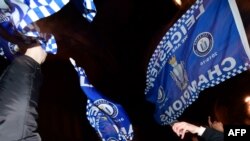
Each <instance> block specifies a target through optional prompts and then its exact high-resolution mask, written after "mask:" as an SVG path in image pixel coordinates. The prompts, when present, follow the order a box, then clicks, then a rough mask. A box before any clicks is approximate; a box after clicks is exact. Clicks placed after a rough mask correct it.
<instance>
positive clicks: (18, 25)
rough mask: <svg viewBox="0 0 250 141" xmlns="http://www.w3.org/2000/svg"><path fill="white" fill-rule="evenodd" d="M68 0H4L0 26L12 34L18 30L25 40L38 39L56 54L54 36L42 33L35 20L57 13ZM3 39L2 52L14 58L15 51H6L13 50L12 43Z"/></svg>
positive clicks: (0, 50) (47, 50)
mask: <svg viewBox="0 0 250 141" xmlns="http://www.w3.org/2000/svg"><path fill="white" fill-rule="evenodd" d="M68 2H69V0H2V1H1V2H0V26H2V27H3V28H4V29H5V30H6V31H7V32H8V33H9V34H10V35H13V34H14V33H15V32H17V33H19V34H20V35H22V38H23V39H24V40H25V39H27V38H33V39H36V40H37V41H38V42H39V43H40V44H41V46H42V47H43V48H44V49H45V50H46V52H48V53H53V54H56V53H57V45H56V41H55V38H54V36H53V35H51V34H46V33H40V29H39V28H38V27H37V25H36V24H35V22H36V21H38V20H40V19H42V18H45V17H48V16H50V15H52V14H54V13H56V12H57V11H59V10H60V9H61V8H62V7H63V6H65V5H66V4H67V3H68ZM2 40H4V39H3V38H1V40H0V41H1V43H0V45H1V46H0V52H2V54H3V53H4V54H3V56H4V57H5V58H9V59H10V60H11V59H13V58H14V57H13V56H14V55H15V53H13V52H8V51H6V50H11V49H10V48H11V46H9V45H12V43H9V42H8V41H2ZM4 51H6V52H4ZM2 54H1V55H2ZM10 56H11V57H10Z"/></svg>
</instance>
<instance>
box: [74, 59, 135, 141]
mask: <svg viewBox="0 0 250 141" xmlns="http://www.w3.org/2000/svg"><path fill="white" fill-rule="evenodd" d="M70 61H71V63H72V65H73V66H74V68H75V70H76V71H77V73H78V76H79V78H80V86H81V88H82V90H83V91H84V93H85V94H86V95H87V98H88V101H87V113H86V115H87V119H88V120H89V122H90V124H91V126H92V127H93V128H95V130H96V131H97V133H98V135H99V136H100V138H101V139H102V141H128V140H132V139H133V128H132V124H131V123H130V120H129V118H128V116H127V114H126V112H125V110H124V109H123V107H122V106H121V105H120V104H117V103H114V102H112V101H111V100H108V99H107V98H105V97H104V96H103V95H102V94H101V92H99V91H98V90H97V89H95V87H94V86H93V85H92V84H91V83H90V82H89V80H88V78H87V75H86V73H85V71H84V69H83V68H81V67H77V65H76V63H75V61H74V60H73V59H72V58H70Z"/></svg>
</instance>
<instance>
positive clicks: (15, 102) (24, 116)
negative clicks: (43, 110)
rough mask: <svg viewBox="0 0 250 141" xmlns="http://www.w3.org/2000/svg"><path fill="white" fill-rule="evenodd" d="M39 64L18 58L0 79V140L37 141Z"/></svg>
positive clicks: (26, 57)
mask: <svg viewBox="0 0 250 141" xmlns="http://www.w3.org/2000/svg"><path fill="white" fill-rule="evenodd" d="M41 79H42V74H41V69H40V65H39V64H38V63H37V62H36V61H34V60H33V59H32V58H30V57H28V56H19V57H17V58H16V59H15V60H13V62H12V63H11V64H10V65H9V66H8V67H7V68H6V69H5V70H4V72H3V74H2V75H1V77H0V140H1V141H14V140H36V141H38V140H40V136H39V134H38V133H36V128H37V122H36V119H37V116H38V113H37V109H36V108H37V106H38V105H37V104H38V94H39V88H40V86H41Z"/></svg>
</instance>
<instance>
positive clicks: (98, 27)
mask: <svg viewBox="0 0 250 141" xmlns="http://www.w3.org/2000/svg"><path fill="white" fill-rule="evenodd" d="M192 1H193V0H186V1H185V2H184V6H183V7H178V6H177V5H175V4H174V3H173V1H171V0H156V1H143V0H119V1H117V0H95V4H96V8H97V15H96V17H95V19H94V21H93V22H92V23H89V22H87V21H86V19H84V18H83V17H82V16H81V14H80V13H79V11H77V9H76V8H75V6H74V5H73V3H72V1H71V2H70V3H69V4H67V5H66V6H65V7H64V8H63V9H62V10H60V11H59V12H58V13H56V14H54V15H52V16H50V17H48V18H45V19H43V20H41V21H39V22H38V25H39V26H40V28H41V30H42V31H43V32H47V33H52V34H53V35H55V37H56V40H57V43H58V54H57V55H51V54H50V55H48V57H47V60H46V62H45V63H44V64H43V65H42V69H43V74H44V80H43V84H44V85H43V87H42V89H41V96H40V102H39V109H38V110H39V114H40V116H39V121H38V122H39V129H38V130H39V132H40V134H41V137H42V139H43V140H44V141H99V138H98V135H97V134H96V132H95V130H94V129H93V128H92V127H91V126H90V124H89V122H88V121H87V119H86V116H85V114H86V110H85V107H86V96H85V95H84V93H83V92H82V91H81V89H80V86H79V80H78V76H77V74H76V72H75V70H74V68H73V66H72V65H71V64H70V62H69V59H68V58H69V57H72V58H74V59H75V60H76V63H77V64H78V66H81V67H83V68H84V69H85V70H86V73H87V75H88V78H89V80H90V81H91V83H92V84H93V85H94V86H95V87H96V88H97V89H99V90H100V91H101V92H102V93H103V94H104V95H105V96H107V97H108V98H109V99H111V100H113V101H115V102H117V103H120V104H121V105H123V107H124V108H125V110H126V111H127V113H128V115H129V117H130V118H131V122H132V124H133V127H134V131H135V137H134V141H150V140H154V141H174V140H179V138H178V137H176V136H175V134H173V132H172V130H171V127H170V126H160V125H158V124H157V123H156V122H155V121H154V119H153V113H154V105H152V104H151V103H149V102H148V101H146V100H145V97H144V88H145V76H146V75H145V74H146V69H147V63H148V61H149V59H150V57H151V54H152V53H153V51H154V49H155V47H156V45H157V44H158V42H159V40H160V39H161V37H162V35H163V34H164V33H165V32H166V31H167V29H168V28H169V27H170V26H171V25H172V23H173V22H174V21H175V20H176V19H177V18H178V17H179V16H180V15H181V13H183V12H184V11H185V9H186V8H188V7H189V5H190V4H191V3H192ZM247 3H248V2H247V1H246V0H245V1H241V2H240V5H241V7H242V11H241V13H242V14H245V15H246V16H244V18H243V20H244V23H245V27H246V29H247V31H248V24H246V23H249V22H248V21H249V16H247V15H249V14H247V13H249V10H248V9H249V8H248V7H247V6H246V5H249V4H247ZM247 33H249V32H247ZM248 37H249V36H248ZM0 63H1V65H0V67H1V70H3V69H4V68H5V67H6V65H7V64H8V62H7V61H6V60H3V59H2V58H1V61H0ZM249 81H250V79H249V72H244V73H243V74H241V75H238V76H236V77H234V78H232V79H230V80H227V81H226V82H224V83H221V84H220V85H218V86H215V87H213V88H210V89H207V90H205V91H203V92H201V94H200V97H199V99H198V100H197V101H196V102H194V103H193V104H192V105H191V106H190V107H189V108H187V109H186V110H185V112H184V113H183V115H182V116H181V117H180V118H179V120H185V121H189V122H192V123H195V124H198V125H199V124H200V125H207V117H208V116H209V115H211V116H212V117H213V118H217V119H218V120H221V121H223V123H225V124H232V123H235V124H244V118H245V114H244V103H243V102H242V100H243V98H244V96H245V95H246V94H248V88H249V86H248V84H250V83H249ZM186 140H188V139H186Z"/></svg>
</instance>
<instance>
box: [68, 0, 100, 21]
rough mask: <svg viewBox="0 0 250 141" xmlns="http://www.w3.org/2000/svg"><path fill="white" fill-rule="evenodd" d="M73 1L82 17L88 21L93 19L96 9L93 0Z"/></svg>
mask: <svg viewBox="0 0 250 141" xmlns="http://www.w3.org/2000/svg"><path fill="white" fill-rule="evenodd" d="M73 2H74V3H75V6H76V7H77V9H78V10H79V11H80V12H81V13H82V16H83V17H84V18H86V19H87V20H88V21H89V22H92V21H93V20H94V18H95V16H96V13H97V10H96V6H95V3H94V1H93V0H74V1H73Z"/></svg>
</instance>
